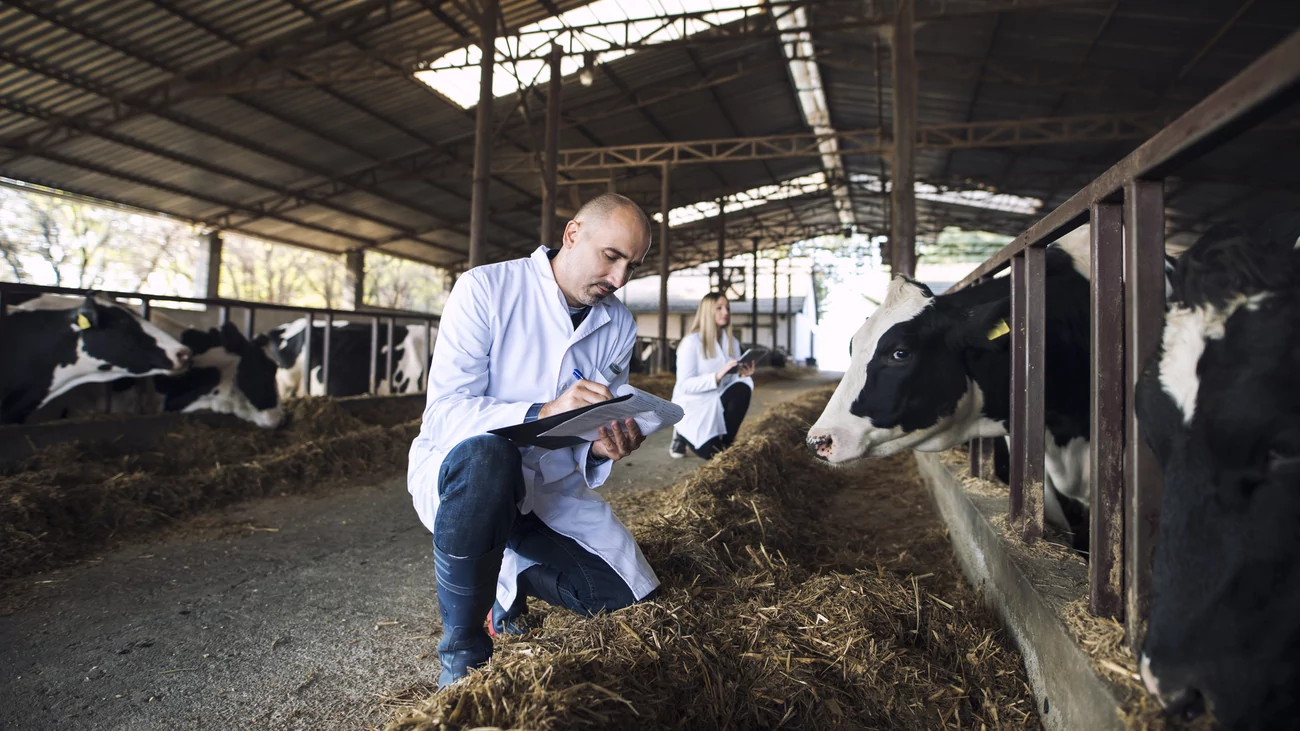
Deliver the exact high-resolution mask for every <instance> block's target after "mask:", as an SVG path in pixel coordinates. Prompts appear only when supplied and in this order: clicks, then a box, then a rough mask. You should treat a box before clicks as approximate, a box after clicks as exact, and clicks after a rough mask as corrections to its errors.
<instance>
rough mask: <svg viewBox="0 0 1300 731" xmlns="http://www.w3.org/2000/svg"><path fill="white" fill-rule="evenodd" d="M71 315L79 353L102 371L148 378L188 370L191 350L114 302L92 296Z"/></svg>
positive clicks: (71, 312)
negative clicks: (79, 340)
mask: <svg viewBox="0 0 1300 731" xmlns="http://www.w3.org/2000/svg"><path fill="white" fill-rule="evenodd" d="M68 316H69V320H70V326H71V328H72V329H73V330H74V331H76V332H77V333H78V334H79V335H80V339H81V346H80V348H79V350H80V351H81V352H82V353H84V354H85V355H86V356H87V357H89V358H91V359H94V360H96V361H99V363H100V364H102V365H101V366H100V367H99V370H101V371H104V372H112V373H115V374H117V375H132V376H147V375H151V374H154V373H164V372H174V371H179V370H184V369H185V368H187V367H189V363H190V355H191V353H190V350H189V348H187V347H185V346H184V345H182V344H181V343H178V342H176V340H175V339H174V338H172V337H171V336H170V335H168V334H167V333H165V332H163V331H162V330H161V329H160V328H158V327H157V326H156V325H154V324H153V323H150V322H148V321H147V320H145V319H144V318H142V317H140V316H139V315H138V314H136V313H135V312H132V311H131V310H128V309H127V308H125V307H122V306H121V305H118V304H116V303H114V302H112V301H111V300H106V299H99V298H97V297H95V296H94V295H93V294H89V295H87V296H86V298H85V299H84V300H82V301H81V303H80V305H79V306H78V307H77V308H76V310H75V311H71V310H70V311H69V313H68ZM103 365H107V366H109V368H103V367H102V366H103Z"/></svg>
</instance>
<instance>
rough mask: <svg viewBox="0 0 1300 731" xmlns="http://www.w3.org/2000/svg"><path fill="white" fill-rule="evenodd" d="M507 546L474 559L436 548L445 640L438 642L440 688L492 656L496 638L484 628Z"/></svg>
mask: <svg viewBox="0 0 1300 731" xmlns="http://www.w3.org/2000/svg"><path fill="white" fill-rule="evenodd" d="M504 548H505V547H504V546H503V547H501V548H497V549H495V550H492V551H489V552H487V553H486V554H484V555H482V556H477V557H474V558H467V557H459V556H452V555H450V554H447V553H443V552H442V551H441V550H439V549H438V548H436V547H435V548H434V549H433V561H434V567H435V572H436V575H437V577H438V613H439V614H440V615H441V616H442V639H440V640H439V641H438V660H439V662H441V664H442V673H441V674H440V675H439V676H438V687H439V688H445V687H447V686H448V685H450V684H452V683H454V682H456V681H457V680H460V679H461V678H463V677H465V675H466V674H467V673H469V671H470V670H473V669H474V668H477V667H481V666H483V665H486V664H487V661H488V660H490V659H491V658H492V638H491V637H489V636H488V633H487V630H485V629H484V628H483V617H484V616H485V615H486V614H487V613H488V610H489V609H491V608H492V603H493V601H494V600H495V596H496V589H497V574H498V573H500V571H501V554H502V552H503V551H504Z"/></svg>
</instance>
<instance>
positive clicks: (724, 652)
mask: <svg viewBox="0 0 1300 731" xmlns="http://www.w3.org/2000/svg"><path fill="white" fill-rule="evenodd" d="M829 395H830V391H829V390H825V389H823V390H821V391H820V392H818V393H816V394H812V395H810V396H809V397H807V398H804V399H800V400H799V401H796V402H794V403H792V404H791V405H790V407H789V408H788V409H787V410H786V412H785V413H779V414H769V415H768V416H766V417H764V418H763V419H762V420H761V421H760V422H759V423H758V424H756V425H755V428H754V429H753V430H752V432H751V436H749V437H748V438H747V439H744V440H743V441H742V442H740V443H738V444H737V445H736V446H735V447H733V448H732V449H731V450H729V451H728V452H726V453H724V454H723V455H720V456H719V457H718V458H716V459H715V460H713V461H712V462H708V463H706V464H705V465H704V466H703V467H701V468H700V470H699V471H698V472H697V473H696V475H695V476H694V477H692V478H691V479H689V480H687V481H686V482H684V483H682V484H679V485H677V486H675V487H674V488H670V489H668V490H664V491H661V492H660V493H657V494H654V495H645V494H643V496H641V497H640V498H638V500H637V502H638V503H639V504H638V505H636V506H635V507H636V510H635V511H634V512H635V513H636V514H638V515H647V514H650V515H653V516H654V517H652V518H649V519H643V520H642V521H639V522H633V521H629V522H630V523H633V524H631V525H630V527H631V528H632V531H633V533H634V535H635V536H636V538H637V540H638V541H639V543H640V545H641V547H642V549H643V551H644V552H645V555H646V557H647V558H648V559H649V561H650V563H651V564H652V565H653V566H654V567H655V570H656V571H657V573H658V574H659V577H660V579H661V580H662V582H663V585H662V586H661V589H660V591H661V594H660V596H659V598H658V599H657V600H655V601H652V602H647V603H643V604H639V605H635V606H633V607H630V608H628V609H624V610H621V611H618V612H614V613H611V614H608V615H604V616H599V617H595V618H592V619H585V618H581V617H578V616H576V615H573V614H571V613H569V612H565V611H562V610H554V611H551V610H547V609H544V608H543V607H542V605H538V606H537V607H535V608H534V611H535V612H538V613H540V614H544V616H545V621H544V623H543V626H542V628H541V629H540V630H537V631H534V632H533V633H531V634H529V635H527V636H525V637H522V638H512V639H508V640H505V641H499V642H498V644H497V653H496V657H495V658H494V660H493V663H492V665H491V667H490V668H488V669H487V670H485V671H482V672H478V673H474V674H473V675H471V677H469V678H467V679H466V680H464V681H462V682H461V683H459V684H457V685H456V686H454V687H453V688H450V689H448V690H447V691H444V692H442V693H438V694H435V695H432V697H428V696H429V695H430V694H431V690H430V689H429V688H428V687H422V688H416V689H412V690H410V691H409V692H408V693H406V694H405V696H404V698H402V699H400V701H398V700H397V699H395V701H394V705H400V706H403V708H402V710H401V711H400V712H399V714H398V716H397V717H396V718H394V720H393V721H392V722H391V723H390V724H389V726H388V729H389V731H417V730H418V731H426V730H429V729H444V728H446V729H461V728H473V727H479V726H496V727H505V728H528V729H558V728H566V729H567V728H592V727H598V728H609V727H614V726H617V725H624V726H626V727H630V728H658V727H674V728H742V729H743V728H775V727H778V726H787V727H796V728H873V729H931V728H948V727H951V728H981V727H985V728H1026V727H1027V728H1037V727H1038V726H1039V724H1038V720H1037V717H1036V716H1035V715H1034V712H1033V707H1034V704H1033V700H1032V697H1031V696H1030V694H1029V690H1028V687H1027V684H1026V681H1025V678H1024V673H1023V671H1022V670H1021V669H1020V661H1019V657H1018V656H1017V655H1016V654H1015V653H1014V652H1013V651H1012V650H1009V649H1008V644H1007V642H1006V640H1005V638H1004V637H1003V635H1002V633H1001V632H1000V631H999V630H998V629H996V625H995V623H994V620H993V619H992V618H991V616H990V615H989V614H988V613H987V612H986V611H984V610H983V608H982V607H981V605H980V604H979V602H978V601H977V599H976V597H975V595H974V594H973V592H971V591H970V590H969V589H967V588H965V587H964V586H963V585H961V583H960V581H959V580H958V578H957V573H956V569H955V567H954V565H953V562H952V561H951V559H950V558H949V553H948V548H947V544H946V541H945V540H944V537H943V533H942V527H941V526H940V525H939V524H938V522H937V520H936V519H935V518H934V516H933V513H932V512H931V511H930V509H929V506H928V503H927V502H926V498H925V497H924V494H923V492H922V488H921V487H920V485H919V483H918V482H917V481H916V474H915V471H914V464H913V463H912V461H911V458H910V456H905V455H900V456H899V457H895V458H892V459H889V460H882V461H876V462H871V463H868V464H867V465H865V466H864V467H863V468H862V469H860V470H856V471H852V472H850V471H831V470H828V469H825V468H824V467H822V466H821V465H820V464H816V463H815V462H814V461H813V460H812V459H811V458H810V456H809V455H808V454H807V451H806V450H805V449H804V447H803V435H804V433H805V432H806V430H807V424H808V422H809V421H810V420H811V419H813V418H814V417H815V416H816V415H817V413H819V412H820V410H821V407H822V405H823V404H825V402H826V400H827V399H828V398H829ZM899 475H902V476H903V477H902V478H900V477H899ZM903 482H907V483H908V484H906V485H902V484H901V483H903ZM900 489H902V490H905V491H906V493H900ZM864 495H865V496H866V497H861V496H864ZM855 501H859V502H861V504H860V505H858V506H857V508H856V510H851V509H850V508H851V507H852V503H854V502H855ZM655 504H657V505H655ZM656 507H657V509H654V508H656ZM877 508H879V511H878V514H877V513H876V512H875V511H876V509H877ZM616 509H618V510H619V511H620V513H621V514H622V513H624V510H623V507H622V506H618V505H616ZM539 610H540V611H539ZM435 635H436V633H435ZM422 698H423V700H422Z"/></svg>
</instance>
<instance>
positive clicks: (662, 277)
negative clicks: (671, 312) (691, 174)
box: [657, 165, 670, 372]
mask: <svg viewBox="0 0 1300 731" xmlns="http://www.w3.org/2000/svg"><path fill="white" fill-rule="evenodd" d="M661 172H662V174H663V177H662V178H661V179H660V185H659V214H660V216H662V220H660V221H659V348H658V350H659V357H658V359H657V360H658V361H659V370H660V372H666V371H667V370H668V367H669V363H668V209H669V205H668V194H669V192H670V188H669V175H668V173H669V168H668V166H667V165H664V166H663V168H662V170H661Z"/></svg>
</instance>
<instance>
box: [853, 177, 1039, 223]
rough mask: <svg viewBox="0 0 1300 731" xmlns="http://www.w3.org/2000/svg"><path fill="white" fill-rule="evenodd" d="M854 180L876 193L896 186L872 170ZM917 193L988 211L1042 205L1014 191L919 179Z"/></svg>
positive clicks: (1031, 209)
mask: <svg viewBox="0 0 1300 731" xmlns="http://www.w3.org/2000/svg"><path fill="white" fill-rule="evenodd" d="M851 179H852V181H853V183H854V184H855V185H860V186H862V187H864V188H866V189H868V190H870V191H872V192H875V193H888V192H889V191H890V189H891V188H892V187H893V186H892V185H891V183H892V181H890V182H887V183H885V184H884V185H883V186H882V185H881V181H880V176H878V175H872V174H870V173H854V174H853V175H852V178H851ZM913 190H915V192H916V197H917V198H920V199H924V200H928V201H936V202H938V203H948V204H951V205H955V206H969V207H971V208H982V209H985V210H989V211H1005V212H1007V213H1022V214H1025V215H1035V214H1037V213H1038V212H1039V211H1041V210H1042V208H1043V201H1041V200H1039V199H1038V198H1031V197H1028V196H1023V195H1015V194H1012V193H995V192H993V191H991V190H943V189H941V188H940V187H939V186H937V185H931V184H929V183H920V182H918V183H916V184H915V185H914V187H913Z"/></svg>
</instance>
